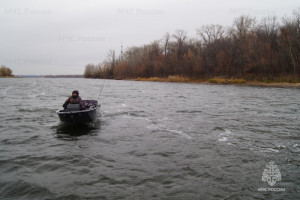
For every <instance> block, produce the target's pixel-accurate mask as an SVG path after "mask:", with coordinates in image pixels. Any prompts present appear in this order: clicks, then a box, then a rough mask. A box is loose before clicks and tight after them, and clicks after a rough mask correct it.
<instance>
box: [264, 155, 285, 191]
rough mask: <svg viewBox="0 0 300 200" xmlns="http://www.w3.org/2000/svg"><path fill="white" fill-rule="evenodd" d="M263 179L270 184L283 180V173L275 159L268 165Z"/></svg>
mask: <svg viewBox="0 0 300 200" xmlns="http://www.w3.org/2000/svg"><path fill="white" fill-rule="evenodd" d="M261 180H262V181H263V182H267V183H268V184H269V185H270V186H273V185H275V183H276V181H281V173H280V171H279V169H278V167H277V165H274V162H273V161H271V162H269V164H267V165H266V168H265V169H264V171H263V174H262V178H261Z"/></svg>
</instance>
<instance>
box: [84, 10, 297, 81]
mask: <svg viewBox="0 0 300 200" xmlns="http://www.w3.org/2000/svg"><path fill="white" fill-rule="evenodd" d="M196 34H197V37H196V38H189V37H188V36H187V32H186V31H184V30H176V31H175V32H174V33H173V34H170V33H166V34H165V35H164V36H163V38H161V39H160V40H156V41H153V42H151V43H149V44H145V45H143V46H138V47H136V46H133V47H130V48H128V49H126V50H125V51H124V53H121V54H120V55H119V56H118V58H117V57H116V55H115V51H113V50H110V51H109V52H108V54H107V59H106V61H104V62H102V63H100V64H97V65H94V64H88V65H86V67H85V72H84V77H85V78H114V79H126V78H137V77H168V76H174V75H176V76H184V77H189V78H211V77H225V78H244V79H247V80H262V79H263V80H264V79H268V80H274V79H276V78H278V77H294V78H299V77H300V9H298V10H296V11H294V12H293V15H292V17H289V18H288V17H285V18H282V19H281V20H279V19H278V18H277V17H265V18H263V19H261V20H260V21H259V22H258V20H256V19H255V18H254V17H250V16H240V17H238V18H236V19H235V20H234V22H233V24H232V26H231V27H224V26H222V25H204V26H201V27H200V28H198V29H197V30H196Z"/></svg>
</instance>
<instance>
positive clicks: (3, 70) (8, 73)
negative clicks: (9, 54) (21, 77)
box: [0, 65, 14, 77]
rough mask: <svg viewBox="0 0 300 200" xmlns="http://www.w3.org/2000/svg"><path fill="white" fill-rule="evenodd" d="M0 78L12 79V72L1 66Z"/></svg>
mask: <svg viewBox="0 0 300 200" xmlns="http://www.w3.org/2000/svg"><path fill="white" fill-rule="evenodd" d="M0 77H14V75H13V74H12V70H11V69H10V68H8V67H5V66H4V65H1V68H0Z"/></svg>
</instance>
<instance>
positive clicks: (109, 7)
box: [0, 0, 300, 75]
mask: <svg viewBox="0 0 300 200" xmlns="http://www.w3.org/2000/svg"><path fill="white" fill-rule="evenodd" d="M299 5H300V4H299V1H298V0H285V1H282V0H251V1H250V0H248V1H244V0H226V1H221V0H219V1H218V0H206V1H203V0H179V1H175V0H174V1H172V0H148V1H141V0H140V1H137V0H107V1H100V0H98V1H97V0H68V1H67V0H65V1H63V0H44V1H38V0H28V1H24V0H18V1H17V0H1V2H0V9H1V10H0V16H1V18H0V24H1V26H0V31H1V37H0V42H1V47H0V64H1V65H6V66H7V67H10V68H11V69H12V70H13V73H14V74H17V75H21V74H23V75H28V74H38V75H46V74H83V71H84V67H85V65H86V64H88V63H99V62H101V61H103V60H104V59H105V57H106V52H107V51H108V50H109V49H113V50H115V51H116V53H117V54H119V53H120V46H121V43H123V46H124V49H126V47H130V46H133V45H142V44H145V43H148V42H151V41H153V40H157V39H160V38H162V37H163V35H164V34H165V33H166V32H170V33H173V32H174V31H175V30H177V29H183V30H185V31H187V33H188V35H189V36H191V37H194V36H195V37H196V31H195V30H196V28H199V27H201V26H202V25H207V24H221V25H224V26H227V25H231V24H232V22H233V20H234V19H235V18H236V17H238V16H240V15H251V16H255V17H256V18H257V19H258V20H259V19H260V18H262V17H266V16H269V15H270V16H273V15H276V16H277V17H279V18H281V17H283V16H291V15H292V12H293V10H295V9H297V8H298V7H299Z"/></svg>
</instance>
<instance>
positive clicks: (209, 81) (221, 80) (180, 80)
mask: <svg viewBox="0 0 300 200" xmlns="http://www.w3.org/2000/svg"><path fill="white" fill-rule="evenodd" d="M123 80H129V81H149V82H174V83H197V84H211V85H239V86H253V87H277V88H297V89H300V83H289V82H269V83H266V82H261V81H246V80H244V79H225V78H213V79H190V78H184V77H172V76H171V77H165V78H160V77H150V78H132V79H130V78H129V79H123Z"/></svg>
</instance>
